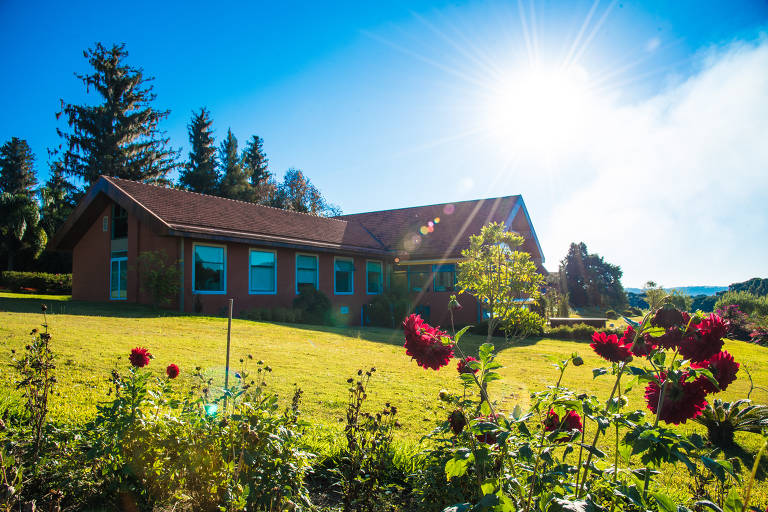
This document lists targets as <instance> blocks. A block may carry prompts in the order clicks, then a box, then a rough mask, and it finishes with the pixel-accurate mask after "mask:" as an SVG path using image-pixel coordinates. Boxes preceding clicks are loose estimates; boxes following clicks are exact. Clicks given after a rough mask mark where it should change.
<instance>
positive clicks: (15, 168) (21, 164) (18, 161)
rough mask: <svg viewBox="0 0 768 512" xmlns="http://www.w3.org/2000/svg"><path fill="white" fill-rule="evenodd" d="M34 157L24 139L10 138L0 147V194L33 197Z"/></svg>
mask: <svg viewBox="0 0 768 512" xmlns="http://www.w3.org/2000/svg"><path fill="white" fill-rule="evenodd" d="M36 185H37V177H36V176H35V155H34V154H33V153H32V150H31V149H30V148H29V144H27V141H26V140H24V139H19V138H17V137H13V138H11V140H9V141H7V142H6V143H5V144H3V145H2V147H0V192H6V193H8V194H24V195H27V196H32V195H34V193H35V192H34V190H33V189H34V188H35V186H36Z"/></svg>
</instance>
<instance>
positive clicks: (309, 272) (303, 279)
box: [296, 254, 318, 293]
mask: <svg viewBox="0 0 768 512" xmlns="http://www.w3.org/2000/svg"><path fill="white" fill-rule="evenodd" d="M317 266H318V262H317V256H316V255H314V254H297V255H296V293H299V290H300V289H301V287H302V286H311V287H313V288H314V289H317V288H318V286H317Z"/></svg>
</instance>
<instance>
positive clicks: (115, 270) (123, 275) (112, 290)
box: [109, 251, 128, 300]
mask: <svg viewBox="0 0 768 512" xmlns="http://www.w3.org/2000/svg"><path fill="white" fill-rule="evenodd" d="M127 282H128V253H127V252H125V251H120V252H113V253H112V255H111V257H110V260H109V298H110V300H125V299H127V298H128V292H127V289H126V284H127Z"/></svg>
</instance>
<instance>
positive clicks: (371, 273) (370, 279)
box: [365, 261, 384, 295]
mask: <svg viewBox="0 0 768 512" xmlns="http://www.w3.org/2000/svg"><path fill="white" fill-rule="evenodd" d="M365 267H366V268H365V283H366V285H365V287H366V289H367V290H368V294H369V295H376V294H379V293H381V291H382V288H384V273H383V272H382V270H381V268H382V267H381V262H380V261H368V262H366V264H365Z"/></svg>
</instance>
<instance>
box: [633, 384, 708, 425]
mask: <svg viewBox="0 0 768 512" xmlns="http://www.w3.org/2000/svg"><path fill="white" fill-rule="evenodd" d="M662 379H666V375H664V374H662ZM685 379H686V375H683V376H682V377H681V378H680V380H679V381H678V382H672V381H669V380H662V381H661V383H658V382H655V381H654V382H651V383H650V384H648V385H647V386H646V387H645V399H646V400H647V402H648V408H649V409H650V410H651V411H653V413H654V414H656V413H657V411H658V406H659V397H660V395H661V386H663V385H664V382H666V383H667V385H666V390H665V391H664V403H662V404H661V414H659V419H662V420H664V421H666V422H667V423H674V424H675V425H678V424H680V423H685V422H686V421H688V420H690V419H693V418H695V417H697V416H699V415H700V414H701V411H703V410H704V408H705V407H706V406H707V400H706V399H705V396H706V393H705V392H704V389H703V388H702V387H701V385H699V383H698V382H696V381H694V382H685Z"/></svg>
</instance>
